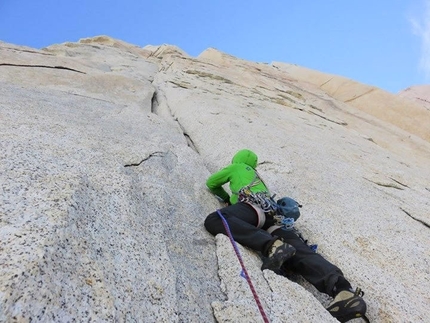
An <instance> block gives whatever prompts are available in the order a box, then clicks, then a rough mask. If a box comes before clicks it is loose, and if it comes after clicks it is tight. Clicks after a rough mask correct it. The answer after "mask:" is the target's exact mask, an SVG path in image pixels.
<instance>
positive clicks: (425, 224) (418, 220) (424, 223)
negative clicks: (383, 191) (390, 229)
mask: <svg viewBox="0 0 430 323" xmlns="http://www.w3.org/2000/svg"><path fill="white" fill-rule="evenodd" d="M400 210H402V211H403V212H405V214H406V215H407V216H409V217H410V218H412V219H414V220H415V221H417V222H420V223H421V224H423V225H424V226H426V227H427V228H430V224H428V223H427V222H424V221H423V220H420V219H417V218H415V217H413V216H412V214H410V213H409V212H408V211H406V210H405V209H403V208H400Z"/></svg>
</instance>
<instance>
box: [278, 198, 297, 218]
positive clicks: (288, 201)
mask: <svg viewBox="0 0 430 323" xmlns="http://www.w3.org/2000/svg"><path fill="white" fill-rule="evenodd" d="M276 204H277V205H278V207H277V210H276V213H278V214H279V215H283V216H284V217H286V218H293V219H294V221H297V219H298V218H299V217H300V210H299V207H302V206H301V205H300V204H299V203H298V202H297V201H295V200H293V199H292V198H289V197H283V198H280V199H279V200H277V201H276Z"/></svg>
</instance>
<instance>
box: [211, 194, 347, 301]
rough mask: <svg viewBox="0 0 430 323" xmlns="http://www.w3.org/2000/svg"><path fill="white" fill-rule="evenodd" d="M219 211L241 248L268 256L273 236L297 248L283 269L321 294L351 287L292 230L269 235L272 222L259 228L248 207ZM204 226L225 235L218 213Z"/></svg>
mask: <svg viewBox="0 0 430 323" xmlns="http://www.w3.org/2000/svg"><path fill="white" fill-rule="evenodd" d="M220 212H221V214H222V215H223V216H224V218H225V219H226V221H227V223H228V226H229V228H230V231H231V234H232V236H233V238H234V240H235V241H237V242H238V243H240V244H241V245H243V246H246V247H249V248H251V249H253V250H255V251H260V252H262V253H263V255H264V256H265V255H267V250H268V248H269V247H270V246H271V244H272V243H273V240H274V238H276V237H280V238H282V240H283V241H284V242H286V243H288V244H290V245H292V246H293V247H294V248H296V254H295V255H294V256H293V257H292V258H291V259H289V260H288V261H287V262H286V263H284V265H283V267H282V269H283V270H289V271H292V272H293V273H297V274H300V275H301V276H302V277H303V278H305V279H306V280H307V281H308V282H310V283H311V284H312V285H314V286H315V288H317V289H318V290H319V291H320V292H322V293H326V294H328V295H330V296H334V295H335V291H334V290H335V289H336V290H337V291H340V290H343V289H348V288H350V287H351V285H350V284H349V282H348V281H347V280H346V279H345V278H344V277H343V273H342V271H341V270H340V269H339V268H338V267H336V266H335V265H333V264H332V263H330V262H329V261H327V260H326V259H325V258H324V257H323V256H321V255H320V254H318V253H315V252H313V251H312V249H311V248H310V247H309V246H308V245H307V244H306V243H305V242H304V241H303V240H302V239H300V238H299V237H298V236H297V235H296V234H295V233H294V231H287V230H285V229H277V230H275V231H274V232H273V233H272V234H270V233H268V232H267V231H265V230H264V229H267V228H268V227H270V226H271V225H273V223H271V220H268V221H266V223H265V224H264V226H263V228H262V229H258V228H257V221H258V218H257V215H256V212H255V210H254V209H253V208H252V207H251V206H250V205H248V204H246V203H237V204H234V205H230V206H227V207H225V208H222V209H221V210H220ZM205 227H206V230H208V231H209V232H210V233H211V234H212V235H214V236H215V235H217V234H218V233H223V234H225V235H227V233H226V231H225V228H224V225H223V223H222V219H221V217H220V216H219V214H218V213H217V212H213V213H211V214H209V215H208V216H207V218H206V220H205ZM335 287H336V288H335Z"/></svg>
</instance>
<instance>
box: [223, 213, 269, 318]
mask: <svg viewBox="0 0 430 323" xmlns="http://www.w3.org/2000/svg"><path fill="white" fill-rule="evenodd" d="M217 213H218V215H219V216H220V217H221V220H222V224H223V225H224V228H225V231H226V232H227V235H228V237H229V238H230V242H231V244H232V245H233V248H234V251H235V252H236V256H237V259H239V262H240V266H241V267H242V273H243V274H244V276H245V279H246V281H247V282H248V285H249V288H251V292H252V295H254V299H255V302H256V303H257V306H258V310H259V311H260V313H261V316H262V317H263V320H264V322H265V323H269V322H270V321H269V319H268V317H267V315H266V313H265V312H264V309H263V306H262V305H261V302H260V299H259V298H258V295H257V292H256V291H255V288H254V285H253V284H252V281H251V278H250V277H249V275H248V272H247V271H246V268H245V265H244V263H243V260H242V256H241V255H240V252H239V248H238V247H237V244H236V241H234V239H233V236H232V234H231V231H230V227H229V226H228V223H227V220H226V219H225V218H224V216H223V215H222V214H221V212H220V210H217Z"/></svg>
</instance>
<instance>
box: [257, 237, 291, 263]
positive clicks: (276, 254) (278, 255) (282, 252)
mask: <svg viewBox="0 0 430 323" xmlns="http://www.w3.org/2000/svg"><path fill="white" fill-rule="evenodd" d="M295 253H296V248H294V247H293V246H291V245H289V244H288V243H285V242H283V241H282V240H279V239H277V240H275V242H273V244H272V246H271V247H270V249H269V252H268V255H267V257H266V258H264V259H263V265H262V266H261V270H264V269H270V270H278V269H279V268H281V266H282V264H283V263H284V262H285V261H287V260H288V259H290V258H291V257H292V256H294V254H295Z"/></svg>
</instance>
